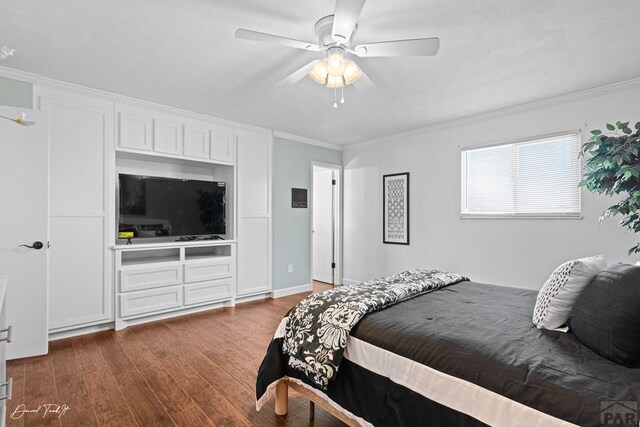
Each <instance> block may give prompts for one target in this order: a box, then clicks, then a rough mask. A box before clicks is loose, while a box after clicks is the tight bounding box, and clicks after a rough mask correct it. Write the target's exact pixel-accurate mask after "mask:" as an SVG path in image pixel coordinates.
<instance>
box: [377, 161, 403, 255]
mask: <svg viewBox="0 0 640 427" xmlns="http://www.w3.org/2000/svg"><path fill="white" fill-rule="evenodd" d="M382 192H383V194H382V200H383V202H382V204H383V207H382V209H383V213H382V222H383V223H382V236H383V237H382V242H383V243H391V244H396V245H408V244H409V172H404V173H396V174H392V175H384V176H383V177H382Z"/></svg>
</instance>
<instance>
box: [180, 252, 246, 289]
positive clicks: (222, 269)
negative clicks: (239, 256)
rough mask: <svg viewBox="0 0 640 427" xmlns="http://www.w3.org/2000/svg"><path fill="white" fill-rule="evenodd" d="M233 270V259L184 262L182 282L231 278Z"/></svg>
mask: <svg viewBox="0 0 640 427" xmlns="http://www.w3.org/2000/svg"><path fill="white" fill-rule="evenodd" d="M233 268H234V263H233V257H220V258H218V259H207V260H194V261H186V262H185V264H184V282H185V283H194V282H203V281H205V280H214V279H224V278H226V277H231V276H233Z"/></svg>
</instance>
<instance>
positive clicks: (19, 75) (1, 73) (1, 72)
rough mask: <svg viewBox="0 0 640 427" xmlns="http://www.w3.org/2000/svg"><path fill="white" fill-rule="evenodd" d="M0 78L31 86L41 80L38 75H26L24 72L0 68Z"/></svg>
mask: <svg viewBox="0 0 640 427" xmlns="http://www.w3.org/2000/svg"><path fill="white" fill-rule="evenodd" d="M0 77H5V78H7V79H12V80H18V81H21V82H25V83H32V84H33V83H37V82H38V81H40V80H41V79H42V76H41V75H39V74H34V73H28V72H26V71H22V70H15V69H13V68H8V67H0Z"/></svg>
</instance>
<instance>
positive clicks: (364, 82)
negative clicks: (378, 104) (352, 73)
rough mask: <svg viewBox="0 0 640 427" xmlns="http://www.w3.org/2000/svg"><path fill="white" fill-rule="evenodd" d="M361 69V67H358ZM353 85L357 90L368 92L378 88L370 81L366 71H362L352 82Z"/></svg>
mask: <svg viewBox="0 0 640 427" xmlns="http://www.w3.org/2000/svg"><path fill="white" fill-rule="evenodd" d="M360 71H362V68H361V69H360ZM353 86H354V87H355V88H356V90H357V91H358V92H363V93H368V92H373V91H375V90H377V89H378V87H377V86H376V85H375V83H373V82H372V81H371V79H370V78H369V76H367V73H365V72H364V71H362V76H360V78H359V79H358V80H356V81H355V82H354V83H353Z"/></svg>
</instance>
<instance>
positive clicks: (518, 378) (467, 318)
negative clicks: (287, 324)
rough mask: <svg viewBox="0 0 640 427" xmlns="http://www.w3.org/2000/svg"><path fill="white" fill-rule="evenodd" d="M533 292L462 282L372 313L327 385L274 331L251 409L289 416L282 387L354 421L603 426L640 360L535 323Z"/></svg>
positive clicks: (634, 389)
mask: <svg viewBox="0 0 640 427" xmlns="http://www.w3.org/2000/svg"><path fill="white" fill-rule="evenodd" d="M536 295H537V292H535V291H532V290H524V289H517V288H508V287H503V286H494V285H488V284H480V283H475V282H470V281H462V282H460V283H457V284H453V285H450V286H446V287H443V288H441V289H438V290H435V291H433V292H430V293H426V294H423V295H420V296H416V297H414V298H411V299H408V300H406V301H403V302H400V303H398V304H395V305H392V306H390V307H388V308H385V309H383V310H380V311H376V312H373V313H369V314H367V315H365V316H364V317H363V318H362V320H360V322H359V323H358V324H357V325H356V326H355V327H354V328H353V329H352V330H351V334H350V336H349V338H348V340H347V344H346V349H345V351H344V358H343V360H342V363H341V364H340V370H339V372H338V373H337V375H336V377H335V378H334V379H333V380H332V381H330V382H329V384H328V386H327V387H326V389H323V388H322V387H319V386H318V385H317V384H315V383H314V382H313V381H311V380H310V379H309V378H308V377H307V376H306V375H305V374H304V373H303V372H301V371H299V370H296V369H292V368H291V367H290V366H289V365H288V363H287V361H288V356H287V355H286V354H283V351H282V337H281V334H279V333H276V336H275V337H274V339H273V341H272V342H271V344H270V346H269V348H268V350H267V353H266V355H265V358H264V360H263V362H262V365H261V367H260V369H259V372H258V378H257V408H258V409H260V408H261V407H262V406H264V404H265V403H266V402H267V400H269V399H270V398H271V397H273V396H275V397H276V412H277V413H280V414H283V413H286V411H287V405H286V402H287V397H286V395H287V389H288V388H289V387H293V388H294V389H296V390H297V391H299V392H301V393H302V394H303V395H304V396H306V397H307V398H309V399H310V400H311V401H312V402H315V403H317V404H320V405H322V407H323V408H325V409H327V410H329V411H330V412H331V413H332V414H334V415H336V416H337V417H338V418H340V419H341V420H342V421H344V422H345V423H347V424H349V425H375V426H416V425H427V424H428V425H447V426H476V425H494V426H520V425H521V426H541V427H542V426H545V427H547V426H564V425H581V426H600V425H601V416H602V415H603V413H605V412H606V411H613V410H624V409H625V408H627V409H628V408H629V407H635V406H633V405H637V402H639V401H640V367H637V366H634V367H624V366H622V365H619V364H616V363H614V362H611V361H609V360H607V359H605V358H603V357H601V356H598V355H597V354H595V353H594V352H593V351H591V350H590V349H589V348H587V347H585V346H584V345H582V344H581V343H580V342H579V341H577V339H576V338H575V337H574V336H573V335H572V334H567V333H562V332H551V331H541V330H538V329H536V327H535V326H534V325H533V324H532V321H531V316H532V309H533V306H534V303H535V300H536ZM279 335H280V336H279ZM625 405H626V406H625ZM620 408H622V409H620ZM635 425H638V422H637V420H636V421H635Z"/></svg>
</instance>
